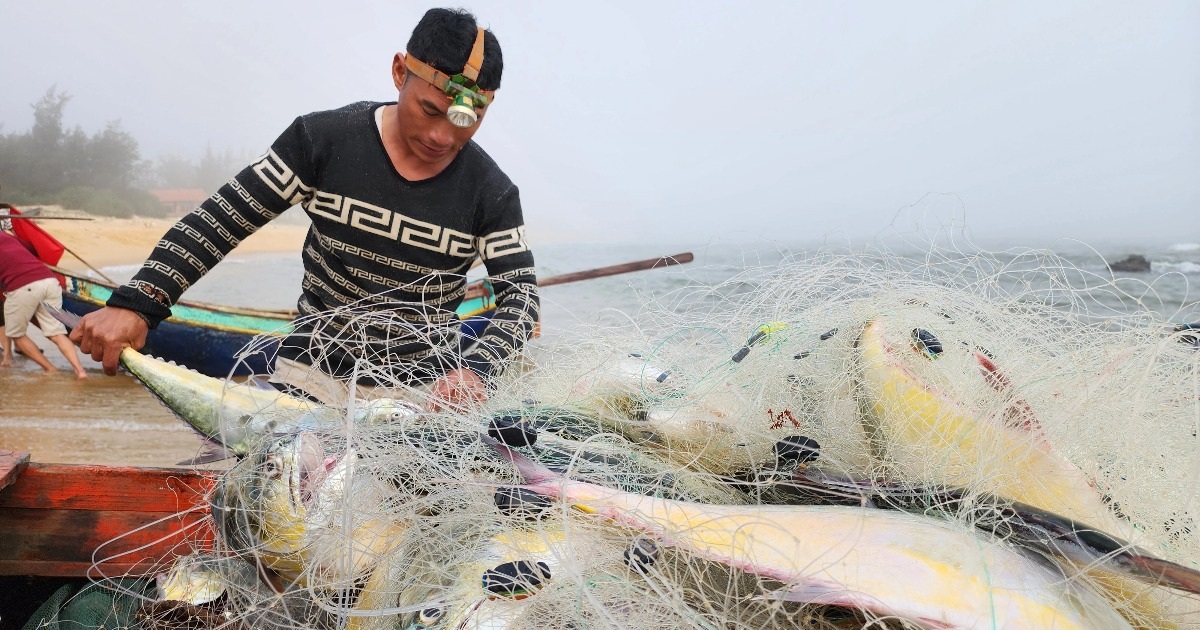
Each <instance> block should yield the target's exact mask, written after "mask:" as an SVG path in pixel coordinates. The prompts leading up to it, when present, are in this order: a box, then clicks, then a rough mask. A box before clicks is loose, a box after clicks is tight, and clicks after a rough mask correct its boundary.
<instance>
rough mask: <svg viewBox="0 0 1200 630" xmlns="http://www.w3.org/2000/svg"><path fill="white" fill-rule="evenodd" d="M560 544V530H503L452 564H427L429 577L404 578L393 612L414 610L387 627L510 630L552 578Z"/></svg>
mask: <svg viewBox="0 0 1200 630" xmlns="http://www.w3.org/2000/svg"><path fill="white" fill-rule="evenodd" d="M462 541H463V537H459V538H458V542H459V543H461V542H462ZM565 543H566V533H565V531H564V530H563V529H561V528H557V529H503V530H501V531H497V532H494V533H491V535H489V536H487V537H486V538H483V539H481V540H479V543H478V544H476V545H471V547H472V549H471V550H470V552H469V554H466V555H465V556H464V557H456V558H454V562H453V563H450V562H447V561H446V559H444V558H443V559H436V558H427V559H426V565H425V568H427V569H431V573H432V574H433V575H432V576H426V575H422V574H421V573H420V572H414V573H415V574H413V575H408V576H405V577H407V578H408V580H406V581H407V582H408V585H407V586H408V587H407V588H402V589H401V590H400V593H399V599H398V602H397V604H398V606H397V607H398V608H401V609H415V610H410V611H408V612H405V613H402V614H400V615H399V616H398V619H397V622H398V623H396V624H395V625H394V626H392V627H396V628H402V629H404V630H424V629H434V628H495V629H497V630H499V629H502V628H510V627H512V628H515V627H517V625H516V622H517V620H518V619H519V618H520V617H521V616H522V615H523V614H525V613H526V611H527V610H528V608H529V605H530V604H531V603H532V601H533V600H532V597H535V596H536V594H537V592H538V591H539V590H540V589H541V588H542V587H543V586H544V585H546V583H548V582H549V581H550V580H551V579H553V577H554V575H555V574H556V573H557V572H558V570H559V567H560V565H561V562H562V559H563V557H564V555H563V546H564V544H565ZM414 586H415V587H414Z"/></svg>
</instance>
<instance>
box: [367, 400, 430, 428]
mask: <svg viewBox="0 0 1200 630" xmlns="http://www.w3.org/2000/svg"><path fill="white" fill-rule="evenodd" d="M423 413H425V410H424V409H422V408H421V407H420V406H418V405H416V404H413V403H411V402H408V401H406V400H399V399H396V398H376V399H373V400H370V401H367V402H365V403H363V404H362V405H361V406H360V407H359V408H358V409H357V410H356V411H355V420H356V421H358V422H359V423H363V424H366V425H368V426H388V425H396V424H400V423H402V422H404V421H405V420H408V419H410V418H415V417H416V416H418V415H420V414H423Z"/></svg>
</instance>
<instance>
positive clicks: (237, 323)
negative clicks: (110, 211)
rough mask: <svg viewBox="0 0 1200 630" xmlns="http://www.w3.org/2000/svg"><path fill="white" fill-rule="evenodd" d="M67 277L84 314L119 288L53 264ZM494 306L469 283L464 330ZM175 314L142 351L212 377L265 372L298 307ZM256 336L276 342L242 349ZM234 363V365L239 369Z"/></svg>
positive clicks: (484, 290) (70, 302)
mask: <svg viewBox="0 0 1200 630" xmlns="http://www.w3.org/2000/svg"><path fill="white" fill-rule="evenodd" d="M54 271H56V272H57V273H59V274H61V275H62V276H63V278H64V279H65V281H66V289H64V290H63V309H64V310H66V311H68V312H71V313H75V314H76V315H85V314H87V313H90V312H92V311H95V310H98V309H100V308H101V307H103V306H104V304H105V302H107V301H108V298H109V297H110V296H111V295H112V292H113V290H115V289H116V287H115V286H114V285H112V284H109V283H107V282H102V281H100V280H95V279H91V278H84V277H82V276H79V275H77V274H75V273H73V272H71V271H68V270H65V269H61V268H58V267H54ZM495 308H496V295H495V293H494V292H493V291H492V288H491V284H490V283H488V282H486V281H478V282H475V283H473V284H471V285H470V286H468V287H467V296H466V298H465V299H463V302H462V304H460V305H459V307H458V316H459V319H460V320H461V321H462V325H463V333H464V335H470V336H472V337H477V336H479V334H481V333H482V332H483V328H484V327H485V326H486V325H487V321H488V317H489V316H490V314H491V312H492V311H493V310H494V309H495ZM171 313H172V316H171V317H170V318H169V319H167V320H166V321H164V322H162V323H161V324H159V325H158V327H157V328H155V329H154V330H151V331H150V333H149V334H148V335H147V336H146V345H145V347H144V348H142V351H143V352H145V353H147V354H150V355H153V356H156V357H158V358H160V359H163V360H166V361H174V362H176V363H179V364H180V365H186V366H187V367H189V368H191V369H193V370H196V371H197V372H200V373H201V374H207V375H209V376H214V377H218V378H221V377H225V376H229V375H230V374H231V373H232V374H235V375H240V376H245V375H249V374H266V373H268V372H269V371H270V369H269V367H270V366H269V365H268V363H269V361H270V360H271V358H272V357H273V356H274V355H275V348H276V346H275V344H277V343H278V339H281V338H283V337H284V336H285V335H287V334H288V333H289V332H291V322H292V318H294V317H295V316H296V312H295V311H288V310H270V309H256V308H241V307H234V306H221V305H217V304H208V303H205V302H193V301H187V300H180V301H179V303H178V304H176V305H175V306H174V307H172V308H171ZM258 335H266V336H267V338H271V337H275V338H277V339H276V341H275V342H274V343H270V342H268V343H266V344H259V345H257V346H256V351H255V352H253V353H248V354H246V355H245V356H240V355H239V353H241V351H242V350H243V349H244V348H245V347H246V346H247V344H249V343H250V342H251V340H253V339H254V338H255V337H256V336H258ZM235 368H236V369H235Z"/></svg>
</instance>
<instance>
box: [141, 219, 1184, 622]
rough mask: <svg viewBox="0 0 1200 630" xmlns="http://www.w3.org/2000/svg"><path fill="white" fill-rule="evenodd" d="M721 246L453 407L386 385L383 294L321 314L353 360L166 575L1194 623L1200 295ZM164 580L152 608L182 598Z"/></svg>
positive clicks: (1003, 266) (1060, 275)
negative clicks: (205, 544)
mask: <svg viewBox="0 0 1200 630" xmlns="http://www.w3.org/2000/svg"><path fill="white" fill-rule="evenodd" d="M914 234H916V235H919V236H914ZM1096 260H1097V261H1099V262H1100V263H1102V260H1100V259H1099V257H1098V256H1096ZM708 271H710V270H705V269H696V270H689V271H686V272H685V271H679V272H676V274H677V278H678V279H680V282H678V283H677V288H675V289H672V290H670V291H660V292H656V293H642V294H639V295H638V307H637V308H636V309H631V310H624V311H616V310H610V311H603V312H599V313H597V314H596V317H595V318H593V319H591V320H589V321H586V322H580V323H577V324H576V325H574V326H573V327H572V328H571V329H570V330H569V331H566V330H562V331H558V332H553V331H551V334H547V335H546V336H544V337H542V338H541V339H539V340H536V341H535V342H534V343H533V344H532V346H533V347H532V348H531V349H530V351H529V352H528V353H527V357H526V358H525V359H524V360H523V361H522V362H521V363H520V364H518V365H514V366H511V367H510V369H509V370H508V371H507V372H506V373H505V374H504V375H503V376H502V377H501V378H500V380H499V381H498V383H497V385H496V387H495V389H494V391H493V392H492V394H491V396H490V398H489V400H488V401H487V402H486V403H483V404H480V405H475V406H471V407H470V408H468V409H463V410H446V411H441V412H436V413H434V412H423V411H419V410H415V409H414V408H413V407H409V406H405V405H400V404H398V403H397V404H395V405H390V406H389V405H382V406H381V405H380V404H379V402H378V401H379V397H380V396H381V395H386V396H388V397H390V398H393V399H404V400H406V401H408V402H409V403H412V404H414V405H416V406H417V407H420V406H423V405H426V404H428V403H429V402H431V401H430V399H429V394H428V392H427V391H425V390H424V389H422V388H414V387H411V386H408V385H405V384H404V383H400V382H389V378H392V375H393V371H391V370H390V369H389V367H390V366H387V365H383V364H381V363H380V361H381V356H382V355H380V354H379V352H381V349H380V348H378V347H372V346H370V345H369V344H367V343H366V339H367V337H368V336H369V335H368V334H367V333H366V331H368V330H369V329H375V330H378V329H380V328H387V327H389V326H402V325H403V324H401V323H398V321H397V320H395V319H388V316H387V315H381V314H379V313H377V312H374V311H373V310H372V309H370V308H368V307H367V306H365V305H364V306H363V307H362V308H351V309H344V310H343V311H340V312H338V313H336V314H333V315H330V316H328V317H327V318H325V319H324V320H321V321H317V320H314V322H313V324H314V328H315V329H317V330H319V331H321V332H320V334H324V335H331V336H334V337H336V338H337V342H338V344H339V347H341V348H351V349H354V351H353V353H352V354H353V355H354V356H356V357H357V359H358V361H357V363H356V366H357V371H356V375H357V376H358V377H369V378H370V380H371V381H372V384H371V386H370V387H369V388H368V387H365V386H362V385H360V384H357V383H356V382H354V381H353V380H351V381H347V382H345V383H342V385H343V386H344V387H345V388H346V391H347V393H348V394H349V396H348V397H347V398H345V399H343V400H339V401H337V402H336V403H335V404H333V405H332V406H331V408H332V409H334V410H335V411H336V413H333V412H330V413H328V414H326V415H324V416H321V418H320V421H319V422H313V421H312V420H313V418H314V416H313V414H312V413H311V412H305V413H304V414H301V413H300V412H295V415H296V416H297V417H295V418H288V417H287V416H286V414H281V412H279V410H278V409H276V410H275V411H274V412H273V413H275V416H273V424H272V426H273V427H274V431H273V432H271V433H269V434H264V435H263V436H262V439H261V440H258V441H257V442H254V443H253V444H251V445H249V446H247V449H246V450H247V452H246V454H245V456H244V457H243V458H242V459H240V460H239V461H238V463H237V464H236V465H235V466H233V467H232V468H231V469H230V470H229V471H228V472H227V473H224V474H223V475H222V476H221V478H220V480H219V481H218V483H217V487H216V489H215V491H214V493H213V495H212V497H211V501H210V502H211V507H212V515H213V523H214V525H213V527H214V529H215V531H216V534H217V535H216V543H215V547H213V548H203V549H197V550H196V553H195V554H194V555H192V556H189V557H187V559H186V560H185V561H181V562H180V563H177V565H176V566H175V567H174V568H171V567H166V566H164V567H163V573H164V577H163V578H161V580H162V581H163V582H162V583H163V584H174V585H175V587H174V589H173V590H172V589H170V588H167V587H163V589H161V590H160V592H161V593H165V595H160V596H159V598H158V599H162V598H163V597H166V596H167V595H171V596H173V597H176V598H178V599H181V600H183V599H186V600H189V602H188V603H186V604H182V603H181V604H178V606H184V607H188V608H186V610H189V611H191V612H190V613H188V614H186V615H184V617H186V618H187V619H189V620H190V622H192V623H196V622H197V620H201V621H203V622H204V624H203V625H204V626H205V627H255V628H301V627H329V628H341V627H352V628H414V629H415V628H475V627H485V626H486V627H538V628H656V629H657V628H697V627H698V628H746V629H750V628H793V627H805V628H861V627H872V628H907V627H913V628H915V627H928V626H936V625H937V624H938V623H946V624H948V625H951V626H957V625H963V626H969V627H999V626H1008V627H1018V626H1019V624H1020V623H1022V621H1023V622H1025V623H1027V624H1029V626H1030V627H1038V624H1039V621H1038V620H1037V619H1033V618H1026V617H1022V616H1021V615H1022V614H1026V613H1021V612H1012V609H1010V608H1006V606H1008V605H1009V603H1011V602H1010V600H1011V599H1014V598H1015V599H1021V598H1025V599H1028V600H1036V601H1037V602H1039V603H1040V605H1042V606H1043V608H1047V609H1050V610H1051V611H1054V612H1053V614H1056V615H1059V617H1057V619H1059V621H1058V622H1057V623H1059V624H1060V625H1059V626H1056V627H1074V626H1070V625H1068V623H1067V622H1066V621H1064V620H1065V619H1067V618H1072V619H1080V620H1082V621H1079V622H1078V623H1079V625H1078V627H1123V626H1122V624H1124V623H1126V622H1128V623H1129V624H1131V625H1132V626H1134V627H1145V628H1165V627H1200V616H1198V615H1197V611H1198V610H1200V605H1198V603H1197V601H1196V600H1195V599H1193V596H1191V595H1188V594H1186V592H1185V591H1186V589H1185V588H1181V587H1180V586H1179V583H1178V582H1179V581H1182V582H1187V577H1186V576H1188V575H1190V574H1189V573H1188V571H1191V570H1195V569H1197V568H1200V567H1198V566H1197V561H1198V560H1200V538H1198V536H1197V531H1196V527H1195V525H1194V522H1193V521H1194V518H1195V515H1196V512H1197V506H1196V505H1195V501H1196V498H1197V487H1198V485H1197V483H1196V480H1197V478H1198V475H1200V449H1197V446H1198V444H1197V435H1196V431H1197V426H1198V425H1200V379H1198V378H1197V370H1198V368H1200V348H1197V345H1198V342H1197V336H1196V335H1197V334H1196V333H1195V332H1194V331H1193V330H1191V329H1189V328H1188V327H1186V326H1181V324H1184V323H1186V322H1195V321H1200V312H1197V310H1196V306H1195V305H1194V304H1192V303H1190V302H1188V301H1187V300H1182V301H1180V300H1177V299H1176V298H1173V297H1172V298H1169V299H1168V298H1164V297H1161V296H1160V294H1159V292H1158V290H1157V287H1156V284H1155V283H1154V282H1150V283H1146V282H1138V281H1134V280H1129V279H1118V278H1115V277H1114V276H1113V275H1112V274H1111V273H1110V272H1108V270H1107V268H1106V267H1103V266H1101V264H1095V265H1090V264H1089V263H1079V262H1068V261H1067V260H1065V259H1063V258H1061V257H1059V256H1058V255H1056V254H1054V253H1052V252H1051V251H1042V250H1007V251H1000V252H995V251H991V252H989V251H982V250H980V249H978V248H975V247H973V246H972V245H971V243H970V241H969V240H966V239H964V238H962V233H960V232H956V231H955V230H953V229H939V230H933V231H930V230H927V229H924V228H922V229H919V230H917V231H915V232H914V231H910V230H901V229H896V230H894V233H892V234H890V235H888V237H887V238H881V239H880V240H878V241H877V242H876V243H875V244H874V245H872V246H871V247H867V248H863V249H857V250H853V249H850V248H849V247H843V248H837V247H826V248H824V249H818V250H812V251H806V252H803V253H789V252H786V251H781V252H780V260H779V261H778V262H772V263H771V264H764V265H760V266H743V267H742V269H741V270H740V271H739V272H737V273H734V274H728V275H726V276H725V277H723V278H721V279H720V280H719V281H712V280H711V275H710V274H709V273H708ZM1156 282H1157V281H1156ZM543 300H544V301H549V300H553V294H552V292H551V291H550V290H547V291H545V292H543ZM323 322H324V323H329V322H337V325H336V326H330V327H322V326H321V324H322V323H323ZM259 351H263V350H262V349H261V348H256V347H251V348H249V349H248V350H247V352H251V353H252V352H259ZM230 387H234V385H230ZM236 387H246V385H236ZM316 387H317V386H316V385H314V389H315V388H316ZM356 396H358V397H359V398H356ZM370 400H374V401H375V402H369V401H370ZM299 416H304V418H305V419H304V422H299V420H300V418H299ZM225 421H226V422H227V423H239V422H242V423H244V421H245V418H244V417H239V416H237V414H233V413H229V414H227V417H226V418H225ZM293 421H295V422H293ZM484 434H486V435H490V436H492V438H496V439H498V440H499V441H501V442H504V443H506V444H508V445H509V447H511V449H512V450H513V451H515V452H516V453H518V454H519V455H520V456H521V457H524V458H528V459H529V460H531V461H532V462H533V463H534V465H536V466H537V467H538V470H542V471H543V473H544V474H551V475H554V477H552V479H555V480H556V481H552V482H545V479H543V480H542V481H543V482H545V483H543V484H542V485H540V486H539V485H537V484H536V483H533V482H534V481H536V480H533V479H529V475H527V474H522V473H521V472H518V469H517V468H516V467H514V464H513V463H512V461H510V458H509V456H507V455H505V453H504V451H503V449H502V448H498V447H496V446H494V445H493V444H491V443H489V441H488V440H487V439H481V435H484ZM547 471H548V472H547ZM563 478H569V479H572V480H577V481H579V482H586V483H588V484H592V485H589V486H586V487H585V486H580V487H579V488H583V489H579V488H575V489H574V490H571V491H568V490H567V489H564V488H565V486H564V485H563V483H562V482H561V479H563ZM526 482H529V483H532V484H533V485H531V486H529V487H525V486H523V484H525V483H526ZM547 483H548V484H549V485H547ZM555 484H558V485H557V486H555ZM552 486H553V487H557V488H558V490H554V489H553V488H552ZM595 488H601V489H608V492H610V494H603V493H601V494H600V495H595V494H594V493H596V492H600V491H599V490H595ZM615 491H620V492H621V493H622V494H619V495H617V494H611V492H615ZM571 492H577V494H575V495H571V494H570V493H571ZM588 492H592V493H593V494H592V495H588V494H587V493H588ZM578 493H582V494H578ZM559 494H562V495H564V496H558V495H559ZM565 495H570V496H565ZM584 495H587V496H588V497H591V498H590V499H588V498H586V497H585V498H580V497H581V496H584ZM596 496H600V498H599V499H597V498H595V497H596ZM589 501H590V502H589ZM680 506H682V507H680ZM1047 513H1048V514H1051V515H1056V516H1057V517H1062V518H1065V519H1071V520H1072V521H1074V522H1077V523H1085V524H1087V526H1088V527H1089V528H1090V530H1092V534H1091V539H1090V540H1091V541H1092V543H1093V545H1094V546H1093V547H1091V548H1092V549H1099V551H1095V552H1094V553H1092V554H1091V555H1088V554H1086V553H1085V554H1082V555H1081V554H1079V553H1076V551H1077V549H1076V547H1077V546H1078V545H1076V544H1075V543H1073V542H1071V541H1072V540H1073V538H1072V537H1071V536H1068V535H1065V534H1063V531H1062V530H1061V529H1055V526H1052V525H1053V524H1054V523H1062V522H1067V521H1061V520H1059V521H1055V520H1053V519H1050V520H1049V521H1047V520H1038V519H1042V518H1043V517H1042V516H1037V515H1044V514H1047ZM1031 515H1034V516H1031ZM1035 517H1036V518H1035ZM1047 523H1051V525H1047ZM1068 523H1069V522H1068ZM1068 529H1069V527H1068ZM1075 533H1077V532H1075ZM1085 538H1086V536H1085ZM1097 540H1099V541H1100V542H1097ZM1104 541H1109V542H1108V543H1104ZM1101 543H1104V544H1101ZM1106 544H1107V546H1105V545H1106ZM1095 545H1098V546H1095ZM814 550H815V551H814ZM898 550H901V551H898ZM1131 553H1132V554H1134V556H1133V557H1135V560H1132V561H1126V560H1127V559H1128V558H1129V557H1130V556H1129V555H1128V554H1131ZM913 558H916V560H913ZM931 558H932V560H930V559H931ZM1144 558H1155V559H1158V560H1161V561H1166V563H1167V564H1155V565H1154V567H1156V568H1152V569H1147V570H1143V571H1142V574H1143V575H1141V576H1140V577H1139V576H1136V575H1133V574H1134V573H1137V571H1135V570H1134V569H1131V568H1130V567H1131V566H1133V565H1138V563H1139V562H1142V560H1141V559H1144ZM927 560H928V561H929V562H933V563H934V564H936V563H937V562H944V565H938V566H948V567H953V571H958V573H954V572H953V571H951V572H948V573H946V574H944V575H941V576H938V575H932V574H930V575H926V574H922V573H918V572H917V571H916V567H926V568H927V567H929V566H932V565H930V564H929V563H928V562H926V561H927ZM923 563H924V564H923ZM1171 563H1173V564H1171ZM1114 567H1117V568H1114ZM1163 567H1169V568H1170V571H1169V572H1168V573H1170V574H1171V575H1174V576H1176V577H1177V578H1178V580H1177V582H1176V583H1168V582H1169V581H1168V579H1167V578H1165V577H1161V576H1162V574H1163V573H1164V571H1165V569H1163ZM948 571H950V570H949V569H948ZM1156 571H1157V572H1156ZM167 576H169V577H167ZM1155 576H1159V577H1157V578H1156V577H1155ZM1180 576H1184V577H1180ZM168 580H175V582H168ZM168 591H169V592H168ZM201 591H204V593H206V595H205V596H199V595H197V593H200V592H201ZM980 593H982V595H979V594H980ZM939 598H940V599H939ZM980 598H982V599H980ZM154 599H155V598H153V597H146V598H145V599H144V602H143V603H144V606H143V614H142V616H141V617H140V618H139V623H140V624H142V625H143V626H145V627H172V626H171V624H172V623H178V619H179V615H180V613H179V611H180V608H178V607H176V608H172V609H163V608H161V606H162V602H158V603H154V602H153V601H152V600H154ZM1014 605H1015V604H1014ZM156 606H157V608H156ZM959 608H963V609H965V610H966V612H961V611H959V612H955V611H956V610H958V609H959ZM147 611H148V612H147ZM198 611H208V612H204V613H203V614H201V612H198ZM938 611H940V612H938ZM947 611H949V612H947ZM923 614H927V615H929V616H924V617H922V615H923ZM955 615H958V616H955ZM175 627H178V626H175ZM1043 627H1044V626H1043Z"/></svg>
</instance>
